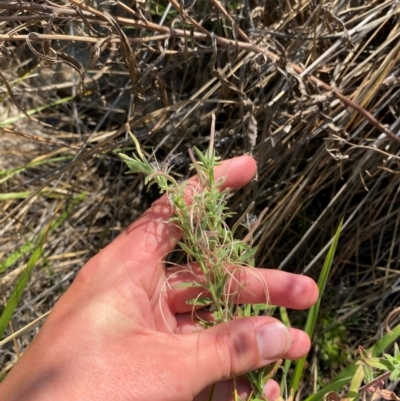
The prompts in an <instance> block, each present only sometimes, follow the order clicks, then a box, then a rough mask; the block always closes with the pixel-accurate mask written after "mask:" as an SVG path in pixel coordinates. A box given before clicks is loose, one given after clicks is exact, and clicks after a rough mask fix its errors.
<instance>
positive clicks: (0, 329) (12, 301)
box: [0, 226, 50, 338]
mask: <svg viewBox="0 0 400 401" xmlns="http://www.w3.org/2000/svg"><path fill="white" fill-rule="evenodd" d="M48 229H50V226H49V227H48V228H47V229H46V230H44V232H43V233H42V234H41V235H40V236H39V243H38V245H37V246H36V248H35V249H34V251H33V253H32V256H31V257H30V259H29V261H28V263H27V265H26V268H25V270H24V271H23V272H22V274H21V275H20V277H19V279H18V282H17V284H16V286H15V287H14V290H13V292H12V293H11V295H10V297H9V299H8V301H7V304H6V306H5V308H4V310H3V313H2V314H1V316H0V338H2V337H3V334H4V333H5V331H6V329H7V326H8V323H9V322H10V320H11V318H12V316H13V313H14V311H15V309H16V307H17V305H18V302H19V300H20V298H21V296H22V293H23V292H24V289H25V287H26V284H27V282H28V280H29V277H30V276H31V274H32V271H33V268H34V267H35V266H36V263H37V262H38V260H39V259H40V257H41V256H42V250H43V245H44V243H45V241H46V237H47V233H48Z"/></svg>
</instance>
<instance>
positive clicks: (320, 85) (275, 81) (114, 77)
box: [0, 0, 400, 372]
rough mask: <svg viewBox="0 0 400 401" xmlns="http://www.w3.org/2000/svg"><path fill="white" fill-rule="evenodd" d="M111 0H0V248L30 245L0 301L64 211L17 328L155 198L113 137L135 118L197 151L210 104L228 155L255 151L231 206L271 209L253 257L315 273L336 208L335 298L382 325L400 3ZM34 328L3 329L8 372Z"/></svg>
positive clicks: (371, 335)
mask: <svg viewBox="0 0 400 401" xmlns="http://www.w3.org/2000/svg"><path fill="white" fill-rule="evenodd" d="M89 3H90V5H88V4H89ZM101 3H102V2H101V1H97V2H96V1H91V2H86V3H83V2H80V1H78V0H65V1H62V0H57V1H49V0H33V1H28V0H26V1H23V0H21V1H17V0H15V1H9V0H3V1H2V2H1V4H0V51H1V52H2V54H3V55H2V57H1V58H0V65H1V73H2V75H1V76H0V80H1V83H0V99H1V102H0V113H1V114H0V115H1V117H0V133H1V141H0V155H1V156H0V169H1V170H0V174H1V175H0V194H10V195H9V196H8V198H7V199H3V198H1V200H0V202H1V203H0V220H1V225H0V263H2V262H3V261H6V260H7V258H8V257H10V255H15V253H16V252H19V251H21V250H24V249H27V250H26V251H25V252H24V254H23V255H20V257H19V258H18V259H17V260H15V261H14V263H11V262H10V265H9V266H7V268H4V271H0V274H1V275H2V276H1V293H2V295H3V297H4V299H6V297H7V296H8V295H9V293H10V291H11V289H12V288H13V284H14V283H15V278H16V277H17V276H18V274H19V272H20V271H21V270H22V269H23V268H24V265H25V263H26V261H27V259H28V258H29V246H26V244H27V243H30V242H34V241H35V238H36V237H37V235H38V233H39V232H40V230H42V229H43V228H44V227H46V226H47V225H48V224H49V223H50V222H51V221H54V220H57V218H59V217H60V216H62V213H64V212H65V211H68V216H67V217H66V218H65V219H64V220H63V221H62V222H61V223H60V224H59V226H58V227H56V228H55V229H54V230H52V231H51V232H50V233H49V236H48V239H47V242H46V246H45V252H44V257H43V259H42V261H41V265H40V266H39V267H38V268H37V269H36V271H35V273H34V275H33V277H32V279H31V280H30V282H29V285H28V288H27V289H26V290H25V293H24V295H23V299H22V302H21V304H20V307H19V309H18V310H17V312H16V313H15V317H14V319H13V322H12V323H13V324H12V327H10V329H9V331H8V333H7V335H8V336H9V335H11V334H12V332H13V331H17V330H21V329H23V328H24V327H27V326H26V325H28V324H29V323H30V322H32V321H34V320H35V319H37V318H39V317H40V316H41V315H42V314H44V313H46V312H47V311H48V310H49V309H50V308H51V306H52V305H53V303H54V302H55V300H56V299H57V298H58V296H59V295H60V294H61V293H62V291H63V290H65V288H67V286H68V283H69V282H70V281H71V280H72V279H73V277H74V274H75V273H76V271H77V270H78V269H79V267H80V266H82V264H83V263H84V261H86V260H87V259H88V258H89V257H90V256H91V255H92V254H94V253H95V252H97V251H98V250H99V249H100V248H102V247H103V246H104V245H106V244H107V243H108V242H109V241H111V240H112V238H114V237H115V236H116V235H117V234H118V232H120V230H121V229H122V228H123V227H124V226H126V225H127V224H128V222H130V221H131V220H133V219H135V218H136V217H137V216H138V215H139V213H140V212H141V211H143V210H144V209H145V208H146V207H147V206H148V205H149V204H150V203H151V201H152V200H153V199H154V197H155V196H157V194H150V195H146V194H145V190H144V188H143V184H142V182H141V180H140V178H132V176H124V175H123V173H124V166H123V165H122V163H121V162H120V161H119V160H118V158H117V157H116V156H115V154H114V153H113V151H114V150H115V149H121V148H125V147H126V146H127V144H129V141H128V139H127V135H126V131H127V124H128V125H129V127H130V129H131V130H132V132H134V133H135V135H136V136H137V137H138V138H139V139H140V141H141V143H142V144H143V145H144V146H148V148H147V149H148V150H149V152H150V149H151V148H155V152H156V155H157V157H158V158H159V159H163V158H165V157H167V156H168V154H170V153H174V154H176V153H180V152H182V153H183V154H187V149H188V148H189V147H191V146H193V145H196V146H198V147H200V148H202V149H204V148H205V147H206V144H207V140H208V137H207V135H208V133H209V126H210V121H211V114H212V113H215V114H216V116H217V130H218V135H219V136H218V138H217V139H218V143H217V145H218V149H219V152H220V154H221V155H222V156H223V157H230V156H234V155H236V154H239V153H242V152H243V151H249V152H252V153H253V155H254V157H255V158H256V159H257V162H258V166H259V173H258V180H257V181H254V182H253V183H252V184H251V185H250V186H248V187H247V188H246V191H245V192H241V193H239V194H238V195H237V196H236V197H235V198H234V205H235V208H236V209H237V210H238V211H239V210H240V211H244V210H245V208H246V207H247V205H248V204H249V203H250V202H251V201H254V202H255V210H254V211H253V213H254V214H258V213H260V212H261V210H263V209H264V208H265V207H266V206H268V207H269V212H268V214H267V215H266V217H265V218H264V221H263V224H262V227H261V229H260V230H259V232H258V234H257V241H258V243H259V245H260V251H259V253H258V261H259V264H260V265H269V266H271V265H272V266H278V267H279V268H283V269H288V270H291V271H296V272H306V273H307V274H311V275H313V276H318V273H319V270H320V266H321V263H322V261H323V257H324V255H325V253H326V250H327V247H328V246H329V241H330V239H331V237H332V235H333V233H334V232H335V228H336V227H337V225H338V222H339V220H340V219H341V217H342V216H344V217H345V220H344V230H343V233H342V235H341V239H340V243H339V249H338V254H337V256H336V258H335V262H334V263H335V266H334V267H335V269H334V274H333V276H332V278H331V287H330V288H329V289H328V293H327V299H328V300H329V305H326V307H325V308H326V311H327V313H328V312H333V313H334V316H335V317H336V319H333V320H332V324H336V323H339V322H343V323H346V325H348V326H351V325H352V324H353V323H354V322H355V321H356V319H357V324H356V325H355V327H354V329H353V330H352V331H351V332H350V333H349V338H350V340H349V341H350V343H351V345H352V346H355V345H357V344H358V343H363V344H364V345H368V344H369V343H370V342H373V341H375V340H376V339H377V338H378V337H379V335H380V333H381V330H382V327H383V322H384V318H385V316H386V315H387V314H388V313H389V311H390V310H392V309H393V308H394V306H395V305H396V304H398V303H399V297H398V291H399V288H400V278H399V277H400V276H399V263H400V260H399V247H400V243H399V241H400V235H399V212H398V210H399V207H400V199H399V190H398V189H399V183H400V180H399V173H400V169H399V160H400V159H399V157H400V154H399V150H400V146H399V143H400V140H399V137H397V135H398V133H399V128H400V109H399V105H400V86H399V83H400V63H399V58H400V51H399V50H400V40H399V36H400V29H399V24H400V20H399V17H398V16H399V11H400V9H399V4H398V2H397V1H396V0H387V1H365V2H364V1H360V0H350V1H342V0H334V1H329V2H328V1H322V2H320V3H316V2H312V1H309V0H306V1H301V2H300V1H298V2H296V1H291V0H282V1H281V2H280V3H279V5H277V2H272V1H271V2H268V1H261V0H260V1H257V0H245V1H243V2H236V1H218V0H210V1H207V2H206V1H201V2H200V1H197V2H194V1H188V2H185V7H184V8H182V2H178V1H176V0H171V1H170V2H169V4H170V5H171V6H168V7H167V4H168V2H167V1H158V2H157V1H144V2H134V1H117V2H114V3H112V4H110V3H109V2H105V3H104V4H103V5H101ZM164 18H165V20H164ZM11 91H12V92H11ZM39 108H42V110H41V111H39ZM24 113H32V115H31V116H30V117H27V116H25V115H24ZM124 150H126V149H124ZM12 169H17V170H12ZM6 170H8V171H6ZM82 194H85V197H84V199H82V198H79V197H81V196H83V195H82ZM110 268H112V267H110ZM367 316H368V319H367ZM369 317H372V319H369ZM394 323H395V321H393V324H394ZM353 325H354V324H353ZM36 330H37V326H34V327H29V326H28V327H27V329H26V330H25V331H24V332H23V333H22V334H20V335H18V336H17V337H16V338H15V339H13V340H12V341H11V337H6V339H5V342H6V344H4V345H3V347H2V349H1V350H0V366H2V369H3V372H5V371H7V370H8V369H9V368H10V367H11V366H12V364H13V363H14V362H15V360H16V358H17V356H18V355H19V354H20V353H21V352H22V351H23V350H24V348H25V347H26V345H27V344H28V343H29V342H30V341H31V339H32V337H33V336H34V334H35V332H36Z"/></svg>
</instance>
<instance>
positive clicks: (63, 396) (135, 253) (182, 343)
mask: <svg viewBox="0 0 400 401" xmlns="http://www.w3.org/2000/svg"><path fill="white" fill-rule="evenodd" d="M255 171H256V165H255V162H254V160H253V159H252V158H251V157H248V156H243V157H239V158H235V159H232V160H227V161H225V162H223V163H222V165H221V166H219V167H217V168H216V176H217V177H218V176H219V177H222V176H226V180H225V182H224V187H230V188H232V189H238V188H240V187H242V186H243V185H245V184H246V183H247V182H249V181H250V180H251V178H252V177H253V175H254V173H255ZM190 181H191V183H192V184H194V185H195V183H196V182H197V181H196V178H192V179H191V180H190ZM188 189H189V190H190V186H188ZM170 216H171V208H170V204H169V202H168V199H167V198H166V197H162V198H160V199H159V200H158V201H157V202H155V203H154V204H153V205H152V207H151V208H150V209H149V210H148V211H147V212H146V213H144V215H143V216H142V217H141V218H140V219H139V220H137V221H136V222H135V223H133V224H132V225H131V226H130V227H129V228H127V229H126V230H125V231H124V232H123V233H122V234H121V235H120V236H119V237H118V238H117V239H116V240H115V241H113V242H112V243H111V244H110V245H109V246H107V247H106V248H105V249H103V250H102V251H101V252H100V253H99V254H97V255H96V256H95V257H93V258H92V259H91V260H90V261H89V262H88V263H86V265H85V266H84V267H83V268H82V269H81V271H80V272H79V274H78V276H77V277H76V279H75V281H74V282H73V284H72V285H71V287H70V288H69V289H68V291H67V292H66V293H65V294H64V295H63V296H62V297H61V299H60V300H59V301H58V302H57V304H56V305H55V307H54V309H53V311H52V312H51V314H50V315H49V317H48V319H47V321H46V322H45V324H44V326H43V327H42V329H41V330H40V332H39V334H38V336H37V337H36V339H35V340H34V341H33V342H32V344H31V345H30V346H29V347H28V349H27V351H26V352H25V354H24V355H23V357H22V358H21V360H20V361H19V362H18V363H17V365H16V366H15V367H14V369H13V370H12V371H11V372H10V374H9V375H8V377H7V378H6V380H5V381H4V382H3V383H2V384H1V386H0V400H7V401H12V400H18V401H25V400H26V401H28V400H35V401H42V400H58V401H62V400H88V401H89V400H90V401H94V400H113V401H128V400H129V401H141V400H157V401H189V400H192V399H195V400H196V401H203V400H207V396H208V394H209V386H211V385H212V384H213V383H218V384H217V386H216V388H215V391H214V398H213V399H214V400H218V401H225V400H226V401H227V400H230V399H232V396H231V394H232V382H231V380H229V379H230V378H232V377H236V376H239V375H242V374H244V373H246V372H247V371H250V370H254V369H257V368H259V367H262V366H265V365H266V364H268V363H270V362H273V361H275V360H277V359H280V358H288V359H296V358H299V357H301V356H302V355H304V354H305V353H306V352H307V351H308V349H309V346H310V342H309V338H308V337H307V335H306V334H305V333H304V332H302V331H300V330H297V329H286V328H285V327H284V326H283V325H282V324H281V323H280V322H279V321H278V320H276V319H274V318H272V317H266V316H259V317H251V318H241V319H237V320H233V321H231V322H229V323H225V324H219V325H217V326H215V327H212V328H210V329H206V330H204V329H201V327H200V326H199V325H198V324H197V323H196V322H195V321H193V314H192V307H191V306H190V305H187V304H186V302H185V301H187V300H189V299H192V298H193V297H194V296H195V295H194V293H193V291H195V289H193V288H190V289H183V288H180V289H177V288H176V286H175V285H172V286H171V287H169V286H168V285H166V280H168V277H170V280H169V281H171V282H172V281H173V283H174V284H176V283H179V282H182V281H183V282H184V281H187V280H188V279H189V281H192V280H193V275H192V277H189V278H188V277H187V275H188V273H187V272H184V271H183V272H177V269H167V270H165V266H164V263H163V262H162V261H163V260H164V259H165V256H166V255H167V254H168V253H169V252H170V251H171V250H172V249H173V248H174V247H175V245H176V243H177V241H178V240H179V236H180V233H179V231H178V230H177V228H176V227H174V226H173V225H172V224H170V223H168V219H169V217H170ZM260 277H262V278H263V280H264V281H265V284H264V283H261V282H260ZM240 279H241V281H242V284H246V289H248V290H249V291H244V292H243V293H242V294H243V295H242V296H241V297H242V299H240V300H239V301H240V302H243V303H262V302H265V296H266V295H265V286H266V287H267V288H268V295H269V298H270V301H271V303H272V304H274V305H280V306H285V307H288V308H294V309H303V308H308V307H310V306H311V305H312V304H313V303H314V302H315V301H316V299H317V295H318V290H317V287H316V285H315V283H314V282H313V281H312V280H311V279H309V278H307V277H305V276H299V275H294V274H289V273H285V272H281V271H277V270H266V269H259V270H258V274H257V277H255V276H254V275H241V277H240ZM263 284H264V285H263ZM198 313H202V312H201V311H198ZM206 315H207V314H206V313H205V314H204V316H206ZM238 386H239V391H240V393H239V395H242V396H245V394H246V393H248V392H249V388H248V385H247V384H246V383H245V382H242V381H240V382H238ZM266 395H267V397H268V399H271V400H272V399H275V398H276V397H277V396H278V395H279V388H278V385H277V384H276V383H275V382H273V381H270V382H269V383H268V384H267V386H266Z"/></svg>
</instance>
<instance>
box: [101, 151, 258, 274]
mask: <svg viewBox="0 0 400 401" xmlns="http://www.w3.org/2000/svg"><path fill="white" fill-rule="evenodd" d="M256 169H257V166H256V163H255V161H254V159H253V158H252V157H250V156H241V157H237V158H234V159H230V160H226V161H224V162H222V164H221V165H220V166H218V167H216V169H215V176H216V178H217V179H218V178H223V177H226V178H225V181H224V183H223V185H222V188H231V189H233V190H236V189H239V188H241V187H243V186H244V185H246V184H247V183H248V182H249V181H250V180H251V179H252V178H253V176H254V174H255V172H256ZM188 184H189V185H187V187H186V190H185V191H187V194H188V196H189V197H190V194H191V192H192V191H193V187H195V186H197V185H198V179H197V177H193V178H191V179H190V180H189V181H188ZM171 213H172V210H171V205H170V202H169V200H168V198H167V197H166V196H165V195H164V196H163V197H161V198H160V199H159V200H157V201H156V202H155V203H154V204H153V205H152V206H151V208H150V209H149V210H148V211H147V212H146V213H144V214H143V215H142V217H141V218H140V219H138V220H137V221H136V222H135V223H133V224H132V225H131V226H130V227H129V228H128V229H126V230H125V231H124V232H123V233H122V234H121V235H120V236H119V237H118V238H117V239H116V240H115V241H114V242H113V243H112V244H111V245H110V246H109V247H108V248H107V249H108V252H110V253H111V252H113V253H114V254H115V255H116V256H118V258H119V259H120V260H123V261H126V262H128V263H129V261H132V262H135V274H136V273H137V270H136V269H140V268H141V267H143V268H145V269H148V268H149V267H150V266H151V267H154V268H158V267H157V266H158V264H159V262H160V260H162V259H163V258H165V255H166V254H167V253H168V252H170V251H172V250H173V248H174V247H175V245H176V242H177V241H178V240H179V238H180V232H179V230H177V229H176V227H174V226H173V224H171V223H169V222H168V220H169V218H170V217H171Z"/></svg>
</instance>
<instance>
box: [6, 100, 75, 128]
mask: <svg viewBox="0 0 400 401" xmlns="http://www.w3.org/2000/svg"><path fill="white" fill-rule="evenodd" d="M73 98H74V97H73V96H67V97H64V98H62V99H58V100H56V101H54V102H51V103H48V104H45V105H44V106H40V107H36V108H35V109H31V110H27V111H26V114H28V115H29V116H33V115H35V114H37V113H40V112H41V111H43V110H46V109H48V108H50V107H53V106H57V105H59V104H63V103H68V102H69V101H70V100H72V99H73ZM23 118H26V115H25V114H23V113H20V114H17V115H16V116H13V117H10V118H7V119H6V120H4V121H2V122H0V128H5V127H7V126H9V125H12V124H15V123H16V122H18V121H19V120H22V119H23Z"/></svg>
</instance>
